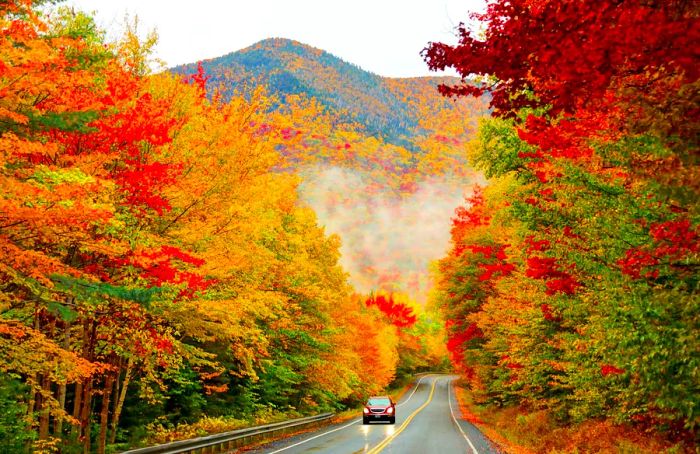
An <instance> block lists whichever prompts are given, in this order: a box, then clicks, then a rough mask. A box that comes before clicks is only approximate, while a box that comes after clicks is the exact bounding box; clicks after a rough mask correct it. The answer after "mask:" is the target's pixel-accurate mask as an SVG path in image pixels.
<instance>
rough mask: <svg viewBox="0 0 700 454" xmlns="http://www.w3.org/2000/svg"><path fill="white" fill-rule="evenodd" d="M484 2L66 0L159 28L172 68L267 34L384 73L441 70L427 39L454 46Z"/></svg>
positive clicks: (116, 27) (112, 33)
mask: <svg viewBox="0 0 700 454" xmlns="http://www.w3.org/2000/svg"><path fill="white" fill-rule="evenodd" d="M484 4H485V0H244V1H239V0H229V1H225V0H195V1H192V0H187V1H185V0H68V1H66V2H65V3H63V5H68V6H73V7H75V8H76V9H81V10H85V11H91V12H95V16H96V19H97V24H98V25H99V26H101V27H103V28H105V29H107V30H108V37H110V38H114V37H116V36H118V35H119V34H120V33H119V31H120V30H122V28H123V23H124V17H125V14H127V13H128V14H129V15H130V16H132V17H133V16H134V15H137V16H138V18H139V23H140V30H141V33H142V34H145V32H146V31H149V30H152V29H153V28H155V29H156V30H157V31H158V34H159V37H160V39H159V44H158V47H157V55H156V56H157V57H158V58H160V59H162V60H164V61H165V62H166V64H167V65H168V66H175V65H177V64H181V63H193V62H196V61H198V60H202V59H207V58H212V57H218V56H221V55H225V54H227V53H230V52H234V51H237V50H240V49H243V48H245V47H248V46H250V45H251V44H253V43H256V42H258V41H260V40H263V39H265V38H272V37H280V38H290V39H294V40H297V41H301V42H302V43H305V44H309V45H311V46H314V47H318V48H320V49H323V50H326V51H328V52H330V53H331V54H334V55H336V56H338V57H340V58H342V59H343V60H345V61H347V62H350V63H354V64H356V65H359V66H360V67H362V68H363V69H365V70H368V71H371V72H373V73H376V74H379V75H382V76H391V77H410V76H424V75H430V74H432V75H436V73H431V72H430V71H428V68H427V66H426V65H425V63H424V62H423V60H422V58H421V57H420V55H419V53H420V51H421V50H422V49H423V48H424V47H425V46H426V45H427V43H428V42H429V41H442V42H447V43H451V44H454V43H456V38H455V34H454V33H455V32H454V29H455V27H456V26H457V25H458V24H459V22H461V21H464V22H466V21H467V20H468V14H469V12H471V11H475V10H482V9H483V7H484Z"/></svg>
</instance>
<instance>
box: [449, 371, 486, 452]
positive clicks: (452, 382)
mask: <svg viewBox="0 0 700 454" xmlns="http://www.w3.org/2000/svg"><path fill="white" fill-rule="evenodd" d="M453 386H454V378H453V379H452V380H450V382H449V383H448V384H447V403H448V404H449V405H450V415H451V416H452V421H454V423H455V425H457V428H458V429H459V431H460V432H461V433H462V436H463V437H464V439H465V440H467V443H469V446H470V447H471V448H472V451H474V454H479V451H477V450H476V447H475V446H474V444H473V443H472V441H471V440H470V439H469V437H468V436H467V434H466V433H465V432H464V430H462V426H460V425H459V422H458V421H457V418H456V417H455V412H454V410H453V409H452V398H451V395H452V393H451V390H452V387H453ZM455 399H457V393H455Z"/></svg>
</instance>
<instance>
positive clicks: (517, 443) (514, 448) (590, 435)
mask: <svg viewBox="0 0 700 454" xmlns="http://www.w3.org/2000/svg"><path fill="white" fill-rule="evenodd" d="M455 394H456V397H457V400H458V402H459V406H460V410H461V412H462V416H463V418H464V419H466V420H467V421H469V422H470V423H472V424H474V425H475V426H477V427H478V428H479V430H481V431H482V432H483V433H484V434H485V435H486V436H487V437H488V438H489V439H491V440H492V441H493V442H495V443H496V444H497V445H498V446H499V447H500V448H501V449H502V450H503V451H504V452H506V453H508V454H534V453H538V454H539V453H549V454H564V453H566V454H570V453H573V454H584V453H605V454H607V453H610V454H613V453H615V454H657V453H666V454H686V453H692V452H696V451H695V450H694V449H693V448H692V447H689V446H686V445H683V444H680V443H678V444H673V443H671V442H669V441H667V440H664V439H663V438H661V437H660V436H659V435H657V434H653V433H647V432H644V431H641V430H638V429H635V428H633V427H630V426H627V425H621V424H614V423H613V422H612V421H610V420H589V421H585V422H583V423H580V424H576V425H571V426H565V425H560V424H558V423H557V422H556V421H555V420H554V418H552V417H551V415H550V414H549V413H547V412H546V411H528V409H526V408H522V407H505V408H498V407H495V406H492V405H482V404H480V403H478V402H477V401H476V400H475V398H474V394H473V393H472V392H471V391H469V390H468V389H467V388H466V386H465V383H464V382H462V381H461V380H460V381H457V382H455Z"/></svg>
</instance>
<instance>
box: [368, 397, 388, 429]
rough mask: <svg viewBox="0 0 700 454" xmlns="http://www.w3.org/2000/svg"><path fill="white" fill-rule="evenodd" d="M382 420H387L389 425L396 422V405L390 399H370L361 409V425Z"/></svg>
mask: <svg viewBox="0 0 700 454" xmlns="http://www.w3.org/2000/svg"><path fill="white" fill-rule="evenodd" d="M382 420H388V421H389V423H390V424H394V423H395V422H396V404H395V403H394V401H393V400H391V397H387V396H375V397H370V398H369V399H368V400H367V403H366V404H365V408H363V409H362V424H369V422H370V421H382Z"/></svg>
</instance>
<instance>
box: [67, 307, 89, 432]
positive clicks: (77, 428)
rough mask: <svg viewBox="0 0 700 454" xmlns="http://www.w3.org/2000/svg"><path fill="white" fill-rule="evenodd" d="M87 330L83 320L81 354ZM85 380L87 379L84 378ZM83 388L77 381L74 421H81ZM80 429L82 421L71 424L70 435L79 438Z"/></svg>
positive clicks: (82, 384)
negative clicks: (74, 424)
mask: <svg viewBox="0 0 700 454" xmlns="http://www.w3.org/2000/svg"><path fill="white" fill-rule="evenodd" d="M87 330H88V321H87V320H84V321H83V322H82V323H81V324H80V338H81V339H82V342H83V345H82V347H83V355H85V353H86V352H87V337H88V336H87ZM85 382H87V380H85ZM84 389H85V386H84V382H80V383H77V384H76V385H75V400H74V401H73V418H75V420H76V421H81V419H80V415H81V412H82V408H83V390H84ZM81 430H82V423H81V422H79V423H78V425H77V426H73V428H72V429H71V435H72V436H73V438H75V439H76V440H77V439H79V438H80V434H81Z"/></svg>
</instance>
